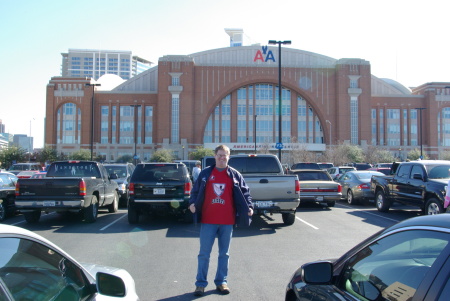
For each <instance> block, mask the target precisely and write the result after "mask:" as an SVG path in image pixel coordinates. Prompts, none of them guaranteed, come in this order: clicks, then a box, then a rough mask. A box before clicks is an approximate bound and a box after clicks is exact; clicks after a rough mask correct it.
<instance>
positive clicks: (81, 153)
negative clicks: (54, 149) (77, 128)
mask: <svg viewBox="0 0 450 301" xmlns="http://www.w3.org/2000/svg"><path fill="white" fill-rule="evenodd" d="M70 159H72V160H91V152H90V151H89V150H87V149H80V150H78V151H76V152H74V153H72V154H71V155H70Z"/></svg>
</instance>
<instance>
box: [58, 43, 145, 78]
mask: <svg viewBox="0 0 450 301" xmlns="http://www.w3.org/2000/svg"><path fill="white" fill-rule="evenodd" d="M61 55H62V64H61V75H62V76H63V77H91V78H94V79H95V80H98V79H99V78H100V77H101V76H102V75H104V74H115V75H118V76H120V77H121V78H122V79H125V80H128V79H130V78H132V77H133V76H135V75H137V74H139V73H142V72H144V71H145V70H148V69H150V67H151V64H152V62H150V61H148V60H146V59H143V58H141V57H138V56H135V55H133V54H132V53H131V51H121V50H100V49H69V52H67V53H61Z"/></svg>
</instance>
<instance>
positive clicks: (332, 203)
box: [327, 201, 336, 207]
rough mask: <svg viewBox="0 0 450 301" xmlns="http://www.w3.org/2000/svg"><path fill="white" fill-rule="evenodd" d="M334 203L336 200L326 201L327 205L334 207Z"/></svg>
mask: <svg viewBox="0 0 450 301" xmlns="http://www.w3.org/2000/svg"><path fill="white" fill-rule="evenodd" d="M334 205H336V201H332V202H328V203H327V206H328V207H334Z"/></svg>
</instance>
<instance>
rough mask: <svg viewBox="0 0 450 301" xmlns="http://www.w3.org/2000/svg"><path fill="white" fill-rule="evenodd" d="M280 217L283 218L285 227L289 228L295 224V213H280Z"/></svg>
mask: <svg viewBox="0 0 450 301" xmlns="http://www.w3.org/2000/svg"><path fill="white" fill-rule="evenodd" d="M281 217H282V218H283V223H284V224H285V225H286V226H290V225H292V224H294V222H295V212H292V213H282V214H281Z"/></svg>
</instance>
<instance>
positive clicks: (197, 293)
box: [194, 286, 205, 296]
mask: <svg viewBox="0 0 450 301" xmlns="http://www.w3.org/2000/svg"><path fill="white" fill-rule="evenodd" d="M204 294H205V288H204V287H203V286H196V287H195V291H194V296H203V295H204Z"/></svg>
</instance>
